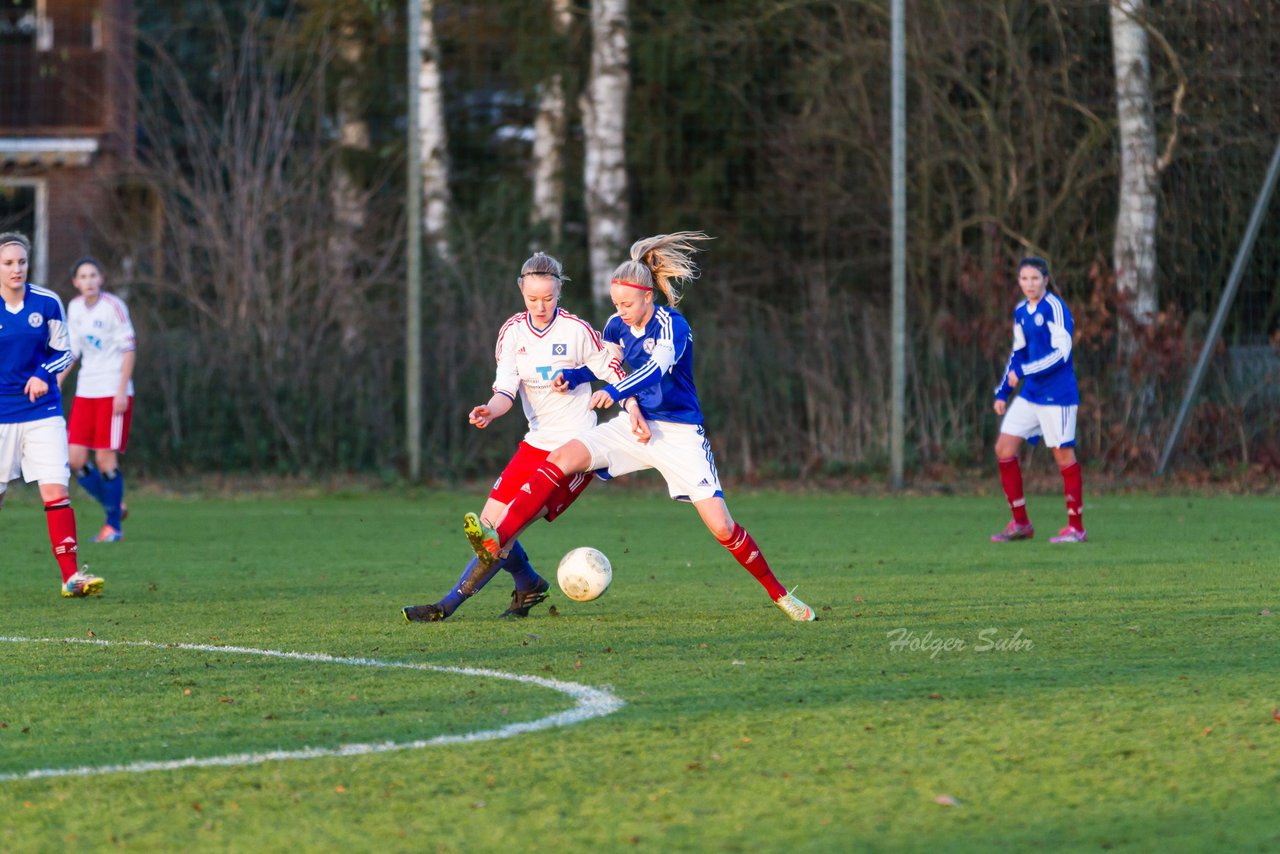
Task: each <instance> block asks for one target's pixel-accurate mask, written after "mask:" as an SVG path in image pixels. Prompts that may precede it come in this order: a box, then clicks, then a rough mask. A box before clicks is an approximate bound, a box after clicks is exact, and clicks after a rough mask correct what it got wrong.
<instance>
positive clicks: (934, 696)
mask: <svg viewBox="0 0 1280 854" xmlns="http://www.w3.org/2000/svg"><path fill="white" fill-rule="evenodd" d="M929 699H930V700H942V699H945V698H944V697H943V696H942V695H941V694H939V693H937V692H936V691H935V692H934V693H932V694H930V695H929Z"/></svg>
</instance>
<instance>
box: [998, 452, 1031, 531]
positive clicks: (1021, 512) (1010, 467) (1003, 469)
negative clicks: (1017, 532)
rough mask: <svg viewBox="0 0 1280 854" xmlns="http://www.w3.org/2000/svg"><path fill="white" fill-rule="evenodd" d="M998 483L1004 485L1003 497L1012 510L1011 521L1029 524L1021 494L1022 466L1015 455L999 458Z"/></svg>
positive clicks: (1024, 501) (1025, 502)
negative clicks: (1007, 500)
mask: <svg viewBox="0 0 1280 854" xmlns="http://www.w3.org/2000/svg"><path fill="white" fill-rule="evenodd" d="M999 463H1000V485H1001V486H1003V487H1004V497H1005V498H1007V499H1009V509H1010V510H1012V511H1013V521H1015V522H1017V523H1018V524H1019V525H1029V524H1031V520H1030V519H1028V518H1027V499H1026V498H1025V497H1024V496H1023V494H1022V467H1021V466H1019V465H1018V458H1017V457H1008V458H1006V459H1003V460H999Z"/></svg>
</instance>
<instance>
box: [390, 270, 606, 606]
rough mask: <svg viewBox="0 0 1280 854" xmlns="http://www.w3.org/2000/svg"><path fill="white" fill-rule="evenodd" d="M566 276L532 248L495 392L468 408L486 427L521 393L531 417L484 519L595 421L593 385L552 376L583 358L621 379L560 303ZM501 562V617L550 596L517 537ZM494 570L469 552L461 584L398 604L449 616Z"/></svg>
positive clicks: (552, 506)
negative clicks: (429, 598)
mask: <svg viewBox="0 0 1280 854" xmlns="http://www.w3.org/2000/svg"><path fill="white" fill-rule="evenodd" d="M565 280H566V277H565V275H564V270H563V267H562V266H561V264H560V262H559V261H557V260H556V259H555V258H552V257H551V256H550V255H547V254H545V253H543V252H538V253H536V254H535V255H534V256H533V257H532V258H530V259H529V260H527V261H525V262H524V264H523V266H521V268H520V276H519V278H518V279H516V284H517V286H518V287H519V288H520V294H521V296H522V297H523V298H524V305H525V310H524V311H522V312H518V313H517V314H514V315H512V316H511V317H510V318H508V319H507V321H506V322H505V323H503V324H502V328H501V329H500V330H499V331H498V344H497V347H496V348H495V353H494V356H495V360H496V362H497V373H496V375H495V377H494V382H493V396H492V397H490V398H489V402H488V403H484V404H481V405H479V406H476V407H474V408H472V410H471V413H470V415H469V416H468V420H469V421H470V422H471V424H472V425H473V426H474V427H477V428H478V429H481V430H483V429H485V428H486V427H488V426H489V425H490V424H491V423H492V422H493V420H494V419H495V418H501V417H502V416H503V415H505V414H506V413H507V412H509V411H510V410H511V408H512V406H513V405H514V404H515V401H516V399H517V398H519V399H520V401H521V403H522V404H523V408H524V414H525V418H526V419H527V420H528V422H529V431H528V432H527V433H526V434H525V436H524V439H523V440H522V441H521V442H520V444H519V445H518V446H517V448H516V452H515V454H514V455H513V456H512V457H511V461H510V462H508V463H507V465H506V468H504V469H503V470H502V474H500V475H499V476H498V480H497V482H496V483H494V485H493V489H492V490H491V491H490V492H489V500H488V501H487V502H486V503H485V505H484V509H483V510H482V511H481V514H480V515H481V518H483V519H485V520H486V521H489V520H494V519H499V518H501V517H502V514H503V513H505V512H506V509H507V505H508V504H509V503H511V500H512V498H514V497H515V493H516V490H518V489H519V488H520V487H521V485H523V484H524V482H525V481H526V480H528V479H529V476H530V475H532V474H533V472H535V471H536V470H537V468H538V466H540V465H541V464H542V462H543V460H545V459H546V458H547V454H548V453H550V452H551V450H552V449H554V448H556V447H558V446H560V445H561V444H563V443H564V442H566V441H568V440H569V439H571V438H573V437H574V436H576V435H577V434H579V433H581V432H582V431H584V430H586V429H588V428H590V427H592V426H594V425H595V423H596V415H595V412H594V411H592V408H591V403H592V400H591V398H592V395H591V391H590V389H589V388H585V387H584V388H582V389H580V390H579V391H578V392H577V393H575V394H561V393H560V392H558V391H556V390H555V388H554V386H553V383H552V380H553V378H554V377H555V375H556V374H557V373H558V372H559V371H561V370H564V369H565V368H576V367H578V366H579V365H584V364H585V365H594V366H595V367H596V369H597V370H599V371H600V372H601V375H602V376H605V377H608V378H609V379H622V365H621V362H619V361H618V358H617V357H616V356H615V355H614V354H613V353H611V352H610V351H609V350H608V349H606V348H605V347H604V345H603V343H602V342H601V340H600V334H599V333H598V332H596V331H595V330H594V329H592V328H591V325H590V324H589V323H587V322H586V321H584V320H582V319H581V318H579V317H576V316H575V315H572V314H570V313H569V312H567V311H565V310H563V309H561V308H560V306H559V303H560V289H561V287H562V285H563V283H564V281H565ZM609 402H610V403H612V401H609ZM591 479H592V478H591V475H590V474H586V473H583V474H579V475H577V476H576V477H574V478H570V479H569V481H568V482H566V483H565V484H564V486H563V488H561V489H559V490H556V491H555V492H554V493H553V494H552V495H550V496H549V497H548V499H547V501H546V504H545V507H544V508H543V510H544V513H543V514H542V515H545V516H546V519H547V521H551V520H553V519H555V518H556V517H557V516H559V515H560V514H561V513H563V512H564V511H565V510H566V509H568V507H569V505H570V504H572V503H573V502H574V501H575V500H576V499H577V497H578V496H579V495H581V494H582V491H583V490H585V489H586V488H587V486H588V485H589V484H590V483H591ZM501 568H502V569H505V570H507V571H508V572H510V573H511V577H512V580H513V581H514V582H515V589H514V590H512V591H511V605H510V606H509V607H508V608H507V610H506V611H504V612H503V613H502V616H503V617H527V616H528V615H529V609H530V608H532V607H533V606H534V605H537V604H538V603H540V602H542V601H543V600H544V599H546V598H547V590H548V589H550V586H551V585H550V584H549V583H548V582H547V581H546V579H544V578H542V577H541V576H539V575H538V573H537V572H535V571H534V569H533V566H532V565H531V564H530V563H529V557H528V555H527V554H525V551H524V549H523V548H522V547H521V545H520V543H519V542H512V543H511V547H510V549H508V554H507V555H506V557H505V559H504V561H503V562H502V564H501ZM498 569H499V566H498V565H497V564H490V563H486V564H483V565H482V564H481V563H480V561H479V559H478V558H472V559H471V562H470V563H469V564H467V566H466V568H465V569H463V571H462V576H461V577H460V578H459V579H458V583H457V584H456V585H454V588H453V589H452V590H450V591H449V593H448V594H446V595H445V597H444V598H443V599H441V600H440V601H438V602H434V603H430V604H427V605H410V606H409V607H407V608H404V609H402V613H403V614H404V618H405V619H406V620H408V621H410V622H423V623H434V622H438V621H440V620H443V619H446V618H447V617H449V616H450V615H452V614H453V612H454V611H455V610H457V608H458V606H459V605H461V604H462V603H463V602H464V601H466V600H467V599H469V598H470V597H472V596H474V595H475V594H476V593H478V592H479V591H480V589H481V588H482V587H484V585H485V584H486V583H488V581H489V579H490V578H492V577H493V575H494V574H495V573H496V572H497V571H498Z"/></svg>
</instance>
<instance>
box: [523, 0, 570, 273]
mask: <svg viewBox="0 0 1280 854" xmlns="http://www.w3.org/2000/svg"><path fill="white" fill-rule="evenodd" d="M550 3H551V10H550V11H551V33H552V34H553V40H554V41H555V42H557V43H563V42H564V40H565V38H566V36H567V35H568V33H569V26H570V24H572V22H573V15H572V13H571V12H570V9H569V0H550ZM568 124H569V115H568V101H567V99H566V97H565V91H564V73H563V72H561V71H552V72H550V73H549V74H548V75H547V76H546V77H545V78H544V79H543V81H542V82H541V83H540V84H539V85H538V112H537V117H536V118H535V119H534V123H533V150H532V151H531V152H530V160H531V170H530V171H531V172H532V173H533V204H532V210H531V211H530V215H529V219H530V222H531V223H532V224H533V226H534V228H535V231H536V230H538V229H540V228H545V229H546V231H547V233H548V234H549V236H550V238H551V243H552V245H554V244H558V243H559V242H560V239H561V236H562V234H563V227H564V146H565V133H566V131H567V129H568ZM531 248H537V247H531Z"/></svg>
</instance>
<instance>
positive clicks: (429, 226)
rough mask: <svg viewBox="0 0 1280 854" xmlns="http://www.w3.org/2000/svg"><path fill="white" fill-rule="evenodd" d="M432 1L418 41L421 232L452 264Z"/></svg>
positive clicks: (425, 8) (444, 135) (446, 158)
mask: <svg viewBox="0 0 1280 854" xmlns="http://www.w3.org/2000/svg"><path fill="white" fill-rule="evenodd" d="M434 8H435V3H434V2H433V0H423V2H422V27H421V29H420V33H421V35H420V37H419V40H418V56H419V60H420V61H419V65H418V81H417V85H418V93H419V97H420V99H421V100H420V101H419V107H420V112H419V114H418V138H419V140H420V141H421V146H420V148H419V151H420V155H419V156H420V158H421V160H420V163H421V166H422V232H423V236H424V237H425V238H426V241H427V245H428V247H430V250H431V251H432V252H433V253H435V256H436V257H437V258H438V259H440V260H441V261H444V262H446V263H450V264H451V263H453V252H452V251H451V250H450V247H449V212H450V211H449V207H450V199H449V147H448V142H449V136H448V132H447V130H446V128H445V123H444V81H443V79H442V77H441V74H440V49H439V47H438V45H437V44H436V31H435V26H434V24H433V20H432V18H433V15H432V12H433V10H434Z"/></svg>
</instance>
